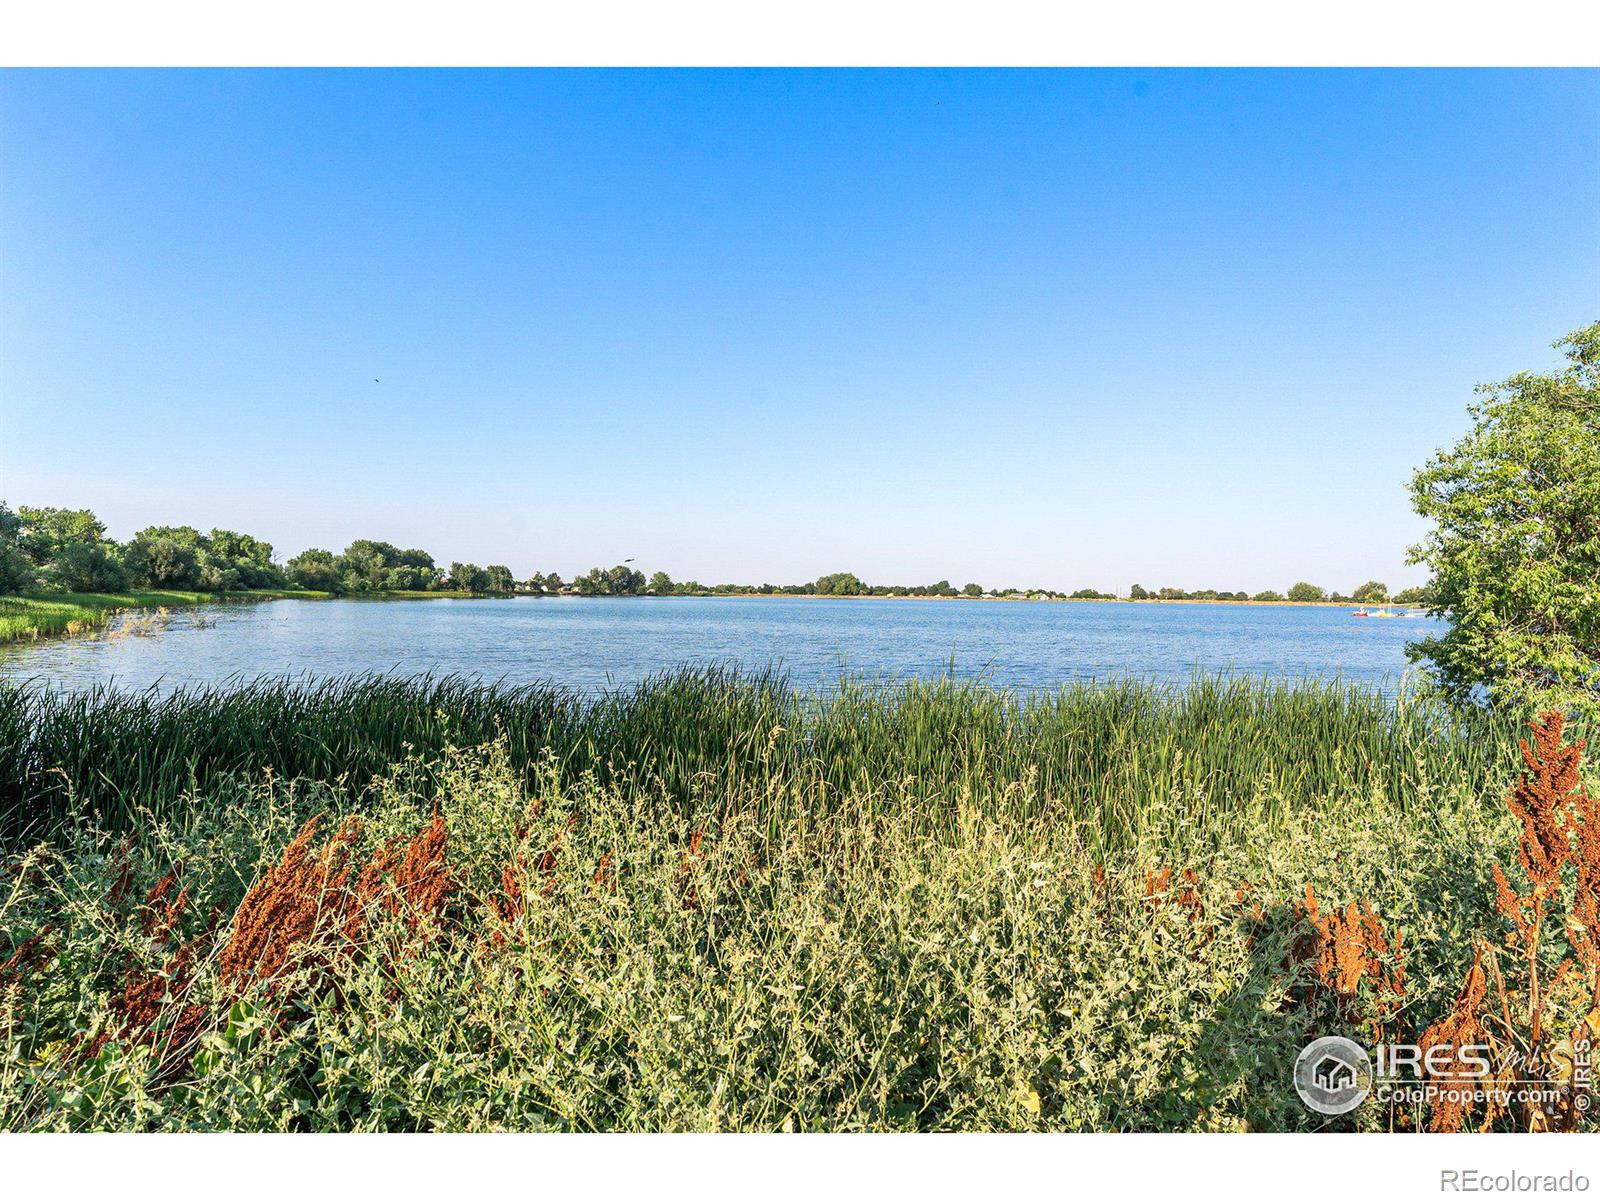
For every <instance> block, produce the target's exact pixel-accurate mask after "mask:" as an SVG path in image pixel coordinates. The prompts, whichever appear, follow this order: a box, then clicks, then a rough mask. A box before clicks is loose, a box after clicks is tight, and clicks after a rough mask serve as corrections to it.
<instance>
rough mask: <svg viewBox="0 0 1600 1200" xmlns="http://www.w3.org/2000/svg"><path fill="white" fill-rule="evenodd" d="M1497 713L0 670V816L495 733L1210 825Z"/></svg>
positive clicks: (1360, 692) (589, 763)
mask: <svg viewBox="0 0 1600 1200" xmlns="http://www.w3.org/2000/svg"><path fill="white" fill-rule="evenodd" d="M1517 733H1518V729H1517V727H1516V725H1515V723H1514V722H1513V721H1512V720H1510V719H1509V718H1507V717H1503V716H1496V715H1494V714H1491V713H1487V712H1460V711H1456V710H1452V709H1450V708H1448V707H1446V706H1445V705H1443V704H1442V703H1440V702H1437V701H1434V700H1431V699H1411V698H1407V697H1404V696H1402V697H1401V698H1400V699H1399V700H1391V699H1388V698H1385V697H1384V696H1382V695H1381V694H1379V693H1378V692H1376V691H1374V690H1372V689H1369V688H1364V687H1357V686H1341V685H1337V684H1332V683H1319V682H1312V681H1302V682H1295V683H1273V682H1267V681H1262V680H1259V679H1253V678H1247V677H1214V676H1213V677H1200V678H1197V679H1195V680H1194V681H1192V682H1191V683H1190V684H1189V685H1187V686H1184V687H1168V686H1162V685H1157V684H1153V683H1147V682H1140V681H1132V680H1129V681H1122V682H1113V683H1109V684H1107V683H1099V684H1093V685H1077V686H1071V687H1066V688H1063V689H1061V690H1059V691H1056V692H1051V693H1044V694H1039V693H1018V692H1013V691H1008V690H1004V689H998V688H994V687H991V686H989V685H987V684H985V683H983V682H981V681H975V680H970V679H959V678H954V677H947V678H942V679H936V680H931V681H905V682H899V683H893V684H889V685H880V684H875V683H873V682H871V681H866V680H849V679H847V680H844V681H842V682H841V683H840V685H839V686H838V687H837V689H835V690H832V691H830V692H828V693H826V694H820V693H808V692H800V691H796V690H794V689H792V688H791V687H790V686H789V684H788V683H787V681H786V680H785V679H784V678H783V677H782V676H781V675H779V674H776V673H773V672H758V673H753V674H746V673H740V672H737V671H733V670H727V669H721V668H705V669H694V670H680V671H674V672H669V673H666V674H663V675H660V676H658V677H656V678H654V679H651V680H649V681H647V682H645V683H642V684H640V685H638V686H635V687H631V688H626V689H622V690H618V691H615V692H612V693H609V694H606V695H603V696H601V697H599V698H597V699H596V698H588V699H586V698H585V697H583V696H581V695H580V694H578V693H576V692H573V691H570V690H567V689H564V688H561V687H557V686H552V685H542V684H540V685H527V686H518V687H510V686H500V685H486V684H480V683H477V682H473V681H469V680H465V679H460V678H411V679H400V678H393V677H380V676H365V677H354V678H345V679H338V680H330V681H306V682H290V681H284V680H262V681H258V682H254V683H250V684H247V685H244V686H239V687H234V688H227V689H218V688H209V687H196V688H182V689H179V690H176V691H172V692H169V693H165V694H155V693H139V694H129V693H125V692H119V691H115V690H111V689H108V688H103V687H102V688H99V689H96V690H92V691H87V692H82V693H66V692H61V691H56V690H51V689H45V688H35V687H18V686H15V685H0V828H4V829H5V830H7V831H9V832H11V833H13V834H14V833H17V832H19V831H27V832H29V833H30V834H41V833H42V834H48V833H50V831H51V830H52V829H53V828H55V827H57V826H58V825H59V824H60V822H62V821H64V820H65V819H67V817H68V816H69V814H70V813H71V812H72V811H73V809H74V807H75V806H76V807H77V808H78V809H80V810H88V811H90V812H92V813H93V814H94V815H95V816H96V818H97V819H98V820H99V821H101V822H103V823H106V824H108V825H110V826H113V827H123V828H132V827H134V826H136V825H137V823H138V822H139V821H140V820H141V819H142V818H141V813H149V814H152V815H155V816H158V817H161V818H163V819H180V820H181V819H182V816H183V813H184V811H185V808H186V806H188V805H190V804H192V803H198V802H197V801H193V800H191V799H189V797H192V796H193V795H194V794H196V793H200V792H205V791H207V790H208V789H209V787H210V785H211V784H212V783H214V782H216V781H218V780H220V779H222V778H224V777H226V776H236V775H240V774H244V775H259V774H261V773H262V772H266V771H271V772H273V773H274V774H276V775H277V776H279V777H284V778H310V779H317V780H322V781H326V782H331V783H337V784H342V786H344V787H345V788H347V789H348V790H349V791H351V792H352V793H358V792H359V791H361V789H363V788H364V787H365V786H366V785H367V784H368V783H369V782H370V781H371V779H372V778H373V776H375V775H377V774H378V773H379V772H381V771H383V770H384V769H385V768H387V767H388V766H390V765H391V764H393V763H395V762H397V761H400V760H402V759H404V758H406V757H407V756H408V755H411V754H413V753H418V754H423V755H426V754H430V753H435V752H438V751H440V750H442V749H444V748H445V747H447V746H472V745H479V744H482V743H485V742H488V741H491V740H497V739H500V740H503V741H504V743H505V745H506V746H507V747H508V750H509V754H510V757H511V761H512V762H513V764H514V765H515V766H516V768H517V769H519V770H522V771H524V772H532V771H533V770H534V769H535V767H536V766H537V764H539V763H540V762H541V761H542V760H544V759H546V758H551V759H553V760H554V762H555V763H556V764H557V766H558V769H560V770H561V771H562V772H563V773H564V774H565V775H567V776H568V777H570V778H577V777H578V776H581V775H582V774H584V773H585V772H593V773H594V774H595V775H596V776H597V777H598V778H599V779H601V780H602V781H604V782H614V783H648V784H650V785H651V786H652V787H653V788H656V787H659V790H660V792H661V793H662V794H664V795H665V796H666V797H668V798H669V800H670V801H672V802H674V803H678V804H681V805H684V806H701V807H706V806H725V805H729V804H737V805H739V806H742V807H748V806H749V805H751V804H752V803H754V804H758V805H759V806H760V807H762V808H763V809H764V813H763V814H762V815H765V816H767V817H771V818H779V817H783V816H787V815H793V814H795V813H805V812H826V811H828V810H830V808H831V807H832V806H835V805H837V804H839V803H843V802H845V801H844V800H843V798H844V797H850V798H851V799H850V800H849V802H850V803H854V804H859V803H862V802H863V801H862V799H861V798H862V797H870V796H871V795H873V794H874V793H879V792H882V793H887V792H893V793H895V794H896V795H900V796H905V795H910V796H913V797H915V798H918V799H919V800H921V801H922V802H923V812H924V818H925V819H926V820H927V821H929V822H930V823H932V824H934V825H937V824H939V823H942V822H944V821H946V820H948V818H949V814H950V813H951V812H952V811H953V809H954V807H955V805H956V804H957V802H958V801H961V800H963V799H965V800H967V801H969V802H971V803H974V804H978V805H991V804H1003V805H1004V806H1005V807H1006V808H1007V810H1008V811H1011V812H1014V813H1016V814H1018V815H1037V816H1045V817H1049V818H1052V819H1059V820H1065V821H1082V822H1086V823H1088V824H1089V825H1092V826H1093V827H1094V829H1095V830H1096V833H1097V836H1098V837H1100V838H1102V839H1104V840H1106V841H1109V842H1125V841H1127V840H1128V839H1130V838H1133V837H1135V836H1137V835H1138V832H1139V829H1140V826H1141V823H1142V820H1143V813H1144V812H1145V811H1146V810H1147V808H1148V807H1149V806H1150V805H1151V804H1152V802H1154V801H1157V800H1162V799H1164V798H1166V797H1169V796H1170V795H1173V794H1175V793H1179V792H1182V793H1183V794H1185V795H1187V796H1189V797H1191V800H1190V802H1189V813H1188V816H1187V818H1186V819H1188V820H1190V821H1192V822H1194V823H1196V824H1198V825H1201V826H1204V825H1207V824H1210V825H1214V826H1217V827H1218V828H1219V829H1221V828H1223V827H1225V826H1226V825H1227V824H1228V822H1229V821H1230V819H1231V815H1232V814H1235V813H1238V812H1240V811H1242V810H1243V809H1245V808H1246V807H1247V806H1252V805H1255V804H1257V802H1258V801H1259V800H1260V798H1261V797H1263V796H1269V797H1271V798H1272V800H1271V804H1272V805H1273V806H1276V807H1277V808H1280V809H1292V808H1296V807H1299V806H1303V805H1307V804H1315V803H1316V802H1317V801H1318V800H1319V799H1321V798H1323V797H1326V796H1328V795H1330V794H1332V793H1334V792H1336V791H1337V792H1340V793H1345V794H1347V793H1348V792H1349V791H1350V789H1351V788H1352V787H1356V788H1361V789H1368V790H1372V791H1374V792H1382V793H1383V794H1384V795H1386V796H1388V797H1390V798H1392V799H1393V800H1394V801H1395V802H1397V803H1399V804H1401V805H1421V806H1424V807H1425V806H1426V805H1427V804H1429V803H1430V800H1431V797H1432V796H1433V794H1434V793H1435V791H1436V789H1438V788H1440V787H1441V786H1450V787H1467V788H1473V789H1479V788H1482V789H1484V790H1485V791H1486V792H1488V793H1493V792H1494V791H1495V790H1497V789H1498V788H1499V787H1500V786H1501V785H1502V783H1503V782H1504V780H1505V779H1506V778H1507V777H1508V776H1509V773H1510V771H1511V769H1512V768H1513V767H1514V765H1515V761H1516V757H1515V756H1516V736H1517ZM752 797H758V798H759V799H755V800H752ZM1259 815H1260V814H1259V812H1258V813H1257V816H1258V818H1259ZM1268 815H1269V817H1270V816H1271V815H1272V814H1271V813H1270V812H1269V814H1268Z"/></svg>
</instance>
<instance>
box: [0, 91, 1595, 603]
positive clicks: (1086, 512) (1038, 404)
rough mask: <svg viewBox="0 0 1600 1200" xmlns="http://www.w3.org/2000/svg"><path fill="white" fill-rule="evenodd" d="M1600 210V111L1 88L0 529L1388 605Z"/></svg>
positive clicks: (1547, 354)
mask: <svg viewBox="0 0 1600 1200" xmlns="http://www.w3.org/2000/svg"><path fill="white" fill-rule="evenodd" d="M1597 197H1600V72H1594V71H1589V72H1574V71H1569V72H1556V71H1540V72H1518V71H1495V72H1454V71H1417V72H1371V71H1335V72H1303V71H1275V72H1227V71H1214V72H1204V71H1167V70H1155V71H1106V72H1101V71H1076V70H1074V71H1055V72H1048V71H1046V72H1036V71H998V72H980V71H885V72H759V71H728V72H607V71H510V72H495V71H481V72H442V71H441V72H389V71H345V72H339V71H334V72H322V71H298V70H297V71H281V72H230V71H207V72H187V73H185V72H94V71H78V72H19V71H9V72H4V73H0V498H4V499H6V500H8V501H9V502H10V503H11V504H12V505H16V504H18V503H32V504H58V505H69V506H73V507H77V506H85V505H87V506H89V507H92V508H94V509H95V510H96V511H97V512H98V513H100V514H101V516H102V517H103V518H104V519H105V520H106V521H107V523H108V524H109V525H110V527H111V530H112V532H113V534H114V535H116V536H119V537H126V536H128V535H129V534H131V533H132V532H133V531H134V530H135V529H137V528H139V527H141V526H144V525H146V524H167V523H189V524H195V525H199V526H201V527H203V528H205V527H210V526H213V525H220V526H226V527H232V528H239V529H244V530H247V531H250V532H254V533H257V534H258V535H260V536H264V537H266V538H268V539H269V540H270V541H272V542H273V543H274V544H275V545H276V546H277V547H278V550H279V551H280V554H281V555H282V556H284V557H286V556H288V555H289V554H292V553H294V552H296V551H298V550H300V549H302V548H304V547H305V546H307V545H323V546H328V547H330V548H334V549H338V548H340V547H342V546H343V545H345V544H346V543H347V542H349V541H350V540H352V539H353V538H356V537H361V536H370V537H377V538H383V539H387V540H390V541H394V542H397V543H400V544H402V545H406V546H411V545H418V546H421V547H423V548H425V549H427V550H429V551H431V552H432V553H433V554H434V555H435V556H436V557H438V558H440V559H441V560H444V561H449V560H450V559H453V558H460V559H471V560H475V561H479V562H486V561H492V562H505V563H507V564H509V565H510V566H511V567H512V568H513V569H514V570H516V572H517V573H518V575H519V576H520V575H523V574H526V573H527V572H529V571H532V570H534V569H538V570H552V569H554V570H558V571H560V572H561V573H562V574H564V575H567V574H570V573H572V572H573V571H577V570H583V569H587V568H588V567H589V566H591V565H594V564H596V563H611V562H615V561H617V560H619V559H622V558H626V557H634V558H637V559H638V560H639V563H640V565H642V566H644V567H645V568H646V569H647V570H650V569H656V568H664V569H666V570H667V571H669V572H670V573H671V574H672V575H673V576H674V577H678V578H697V579H699V580H701V581H703V582H717V581H724V580H740V581H746V580H749V581H757V582H759V581H763V580H771V581H774V582H788V581H798V580H802V579H808V578H813V577H815V576H816V575H817V574H818V573H820V572H824V571H832V570H853V571H855V572H857V573H858V574H860V575H862V576H863V577H864V578H868V579H870V580H872V581H877V582H907V583H913V582H926V581H931V580H934V579H939V578H949V579H951V580H953V581H955V582H956V583H958V584H960V583H963V582H966V581H967V580H969V579H970V580H976V581H978V582H980V583H983V584H984V585H985V586H998V585H1013V584H1034V585H1042V586H1053V587H1073V588H1075V587H1081V586H1095V587H1100V588H1108V589H1109V588H1112V587H1120V588H1126V587H1127V586H1128V584H1130V583H1132V582H1135V581H1137V582H1141V583H1143V584H1144V585H1145V586H1147V587H1157V586H1163V585H1176V586H1182V587H1189V588H1196V587H1203V586H1211V587H1220V588H1228V589H1233V588H1248V589H1250V590H1256V589H1259V588H1263V587H1278V588H1282V587H1285V586H1287V584H1289V583H1291V582H1293V581H1294V580H1295V579H1298V578H1310V579H1312V580H1313V581H1316V582H1319V583H1322V584H1324V585H1325V586H1330V587H1338V588H1340V589H1343V590H1348V589H1349V588H1351V587H1353V586H1354V585H1355V584H1357V583H1359V582H1360V581H1362V580H1364V579H1367V578H1370V577H1377V578H1380V579H1384V580H1386V581H1387V582H1389V583H1390V584H1391V585H1393V586H1399V585H1402V584H1404V583H1407V582H1415V581H1417V580H1418V579H1419V578H1420V573H1419V571H1418V570H1417V569H1416V568H1408V567H1406V566H1404V553H1405V547H1406V545H1407V544H1408V543H1409V542H1411V541H1414V540H1415V539H1416V538H1417V536H1418V535H1419V534H1420V533H1421V531H1422V527H1421V525H1420V523H1419V522H1418V521H1417V519H1416V518H1415V517H1413V516H1412V514H1411V513H1410V510H1409V505H1408V503H1407V499H1406V494H1405V483H1406V480H1407V478H1408V477H1409V474H1410V472H1411V471H1412V469H1414V468H1415V467H1416V466H1417V465H1419V464H1420V463H1422V462H1423V461H1424V460H1425V459H1426V458H1427V456H1428V455H1429V454H1430V453H1431V452H1432V451H1433V450H1434V449H1435V448H1436V447H1438V446H1440V445H1442V444H1445V443H1447V442H1448V441H1450V440H1452V439H1454V438H1455V437H1456V436H1458V435H1459V434H1460V433H1461V432H1462V431H1463V430H1464V429H1465V426H1466V413H1465V407H1466V404H1467V403H1468V401H1469V400H1470V399H1471V392H1472V387H1473V385H1474V384H1475V383H1477V382H1480V381H1484V380H1491V379H1499V378H1503V377H1505V376H1507V375H1509V374H1511V373H1513V372H1514V371H1516V370H1519V369H1523V368H1539V367H1544V366H1549V365H1553V364H1554V363H1555V362H1557V361H1558V357H1559V356H1558V355H1557V354H1556V353H1555V352H1554V351H1551V350H1550V349H1549V343H1550V342H1551V341H1553V340H1554V339H1555V338H1557V337H1558V336H1560V335H1561V334H1563V333H1564V332H1566V331H1567V330H1569V329H1571V328H1574V327H1576V326H1578V325H1580V324H1584V323H1587V322H1589V321H1591V320H1594V319H1596V318H1597V317H1600V200H1597ZM374 378H377V379H379V380H381V382H379V383H374V382H373V380H374Z"/></svg>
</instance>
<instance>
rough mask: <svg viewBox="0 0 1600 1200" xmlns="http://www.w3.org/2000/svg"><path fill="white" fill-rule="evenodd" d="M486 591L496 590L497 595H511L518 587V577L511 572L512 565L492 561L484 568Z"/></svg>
mask: <svg viewBox="0 0 1600 1200" xmlns="http://www.w3.org/2000/svg"><path fill="white" fill-rule="evenodd" d="M483 574H484V589H483V590H484V591H486V592H494V593H496V594H497V595H501V596H509V595H510V594H511V593H512V592H514V591H516V589H517V581H516V578H515V577H514V576H513V575H512V574H511V568H510V567H504V566H500V565H498V564H496V563H490V564H489V566H487V567H485V568H484V571H483Z"/></svg>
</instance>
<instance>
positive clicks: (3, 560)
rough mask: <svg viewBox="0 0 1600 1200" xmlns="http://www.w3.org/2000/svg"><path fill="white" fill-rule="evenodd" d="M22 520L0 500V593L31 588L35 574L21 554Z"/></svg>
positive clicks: (24, 555)
mask: <svg viewBox="0 0 1600 1200" xmlns="http://www.w3.org/2000/svg"><path fill="white" fill-rule="evenodd" d="M21 536H22V518H21V517H19V516H17V514H16V513H14V512H12V511H11V508H10V506H9V505H7V504H6V503H5V502H4V501H3V500H0V593H5V592H20V591H24V590H26V589H27V588H30V587H32V586H33V584H34V581H35V578H36V576H37V572H36V571H35V570H34V566H33V563H31V562H29V561H28V556H27V555H26V554H24V553H23V552H22V546H21V544H20V539H21Z"/></svg>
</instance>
